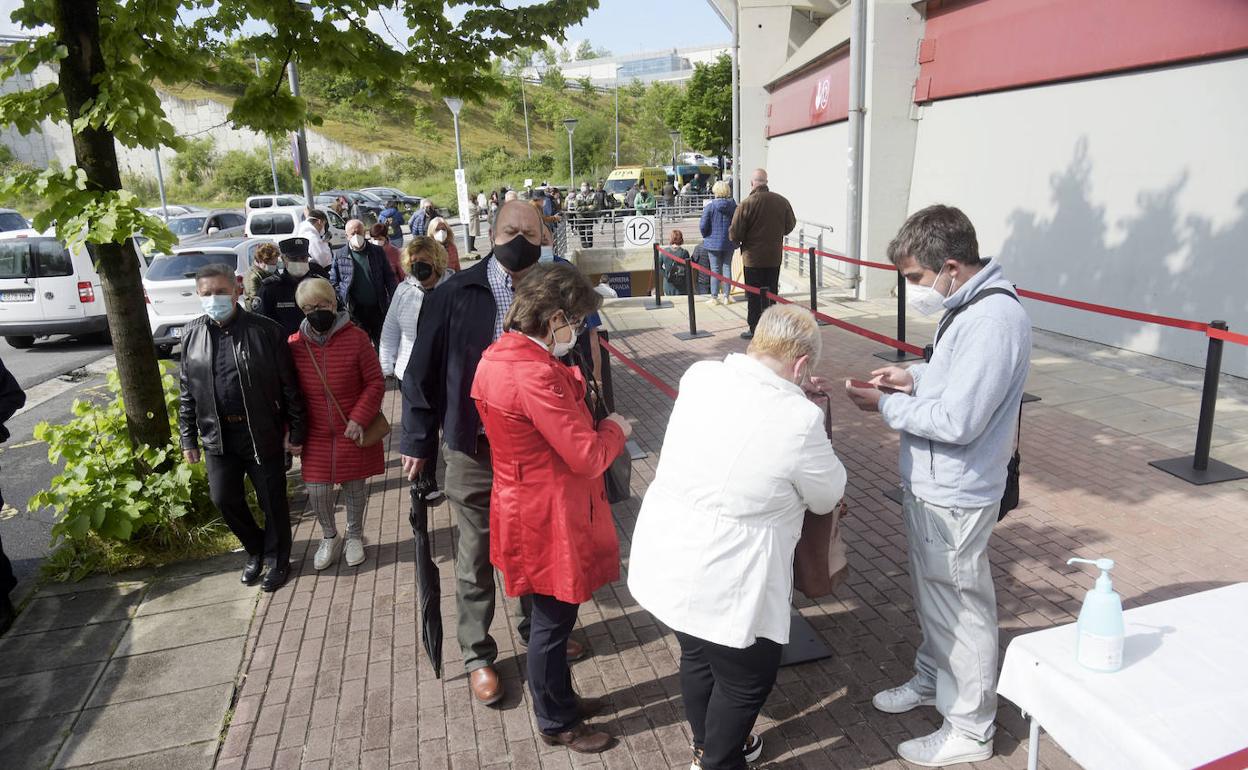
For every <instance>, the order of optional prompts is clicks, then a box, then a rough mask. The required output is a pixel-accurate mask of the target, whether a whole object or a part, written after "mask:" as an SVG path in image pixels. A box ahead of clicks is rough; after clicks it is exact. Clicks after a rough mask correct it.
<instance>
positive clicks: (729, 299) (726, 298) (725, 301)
mask: <svg viewBox="0 0 1248 770" xmlns="http://www.w3.org/2000/svg"><path fill="white" fill-rule="evenodd" d="M733 302H736V300H735V299H733V298H732V295H731V294H725V295H724V298H723V299H721V300H720V301H719V304H721V305H731V304H732V303H733Z"/></svg>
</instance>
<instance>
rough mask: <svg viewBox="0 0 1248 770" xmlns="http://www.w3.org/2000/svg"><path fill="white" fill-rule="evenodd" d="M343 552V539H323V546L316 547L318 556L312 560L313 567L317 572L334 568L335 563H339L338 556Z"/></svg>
mask: <svg viewBox="0 0 1248 770" xmlns="http://www.w3.org/2000/svg"><path fill="white" fill-rule="evenodd" d="M341 552H342V538H340V537H323V538H321V544H320V545H319V546H317V547H316V556H315V557H314V558H313V559H312V567H313V568H314V569H317V570H323V569H325V568H327V567H331V566H333V564H334V562H336V561H338V554H339V553H341Z"/></svg>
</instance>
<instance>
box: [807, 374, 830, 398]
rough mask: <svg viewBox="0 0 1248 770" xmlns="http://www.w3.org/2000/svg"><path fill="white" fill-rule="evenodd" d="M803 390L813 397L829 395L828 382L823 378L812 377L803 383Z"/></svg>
mask: <svg viewBox="0 0 1248 770" xmlns="http://www.w3.org/2000/svg"><path fill="white" fill-rule="evenodd" d="M802 390H804V391H806V395H808V396H813V395H815V394H816V393H827V392H828V381H827V380H826V379H824V378H823V377H810V378H808V379H807V380H806V381H805V382H803V383H802Z"/></svg>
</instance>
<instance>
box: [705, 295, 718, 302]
mask: <svg viewBox="0 0 1248 770" xmlns="http://www.w3.org/2000/svg"><path fill="white" fill-rule="evenodd" d="M706 304H708V305H718V304H719V297H718V296H717V295H715V294H712V295H711V296H709V297H707V298H706Z"/></svg>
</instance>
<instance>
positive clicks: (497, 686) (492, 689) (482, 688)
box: [468, 666, 503, 706]
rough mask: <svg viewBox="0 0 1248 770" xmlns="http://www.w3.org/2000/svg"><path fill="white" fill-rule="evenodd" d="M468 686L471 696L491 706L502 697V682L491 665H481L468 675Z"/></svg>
mask: <svg viewBox="0 0 1248 770" xmlns="http://www.w3.org/2000/svg"><path fill="white" fill-rule="evenodd" d="M468 687H469V689H471V690H472V694H473V697H475V698H476V699H477V700H478V701H479V702H480V703H482V704H483V705H486V706H492V705H494V704H495V703H498V702H499V701H500V700H502V699H503V683H502V682H501V681H499V679H498V674H497V673H495V672H494V668H493V667H492V666H483V667H481V668H479V669H477V670H476V671H473V672H472V673H470V674H469V675H468Z"/></svg>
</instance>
